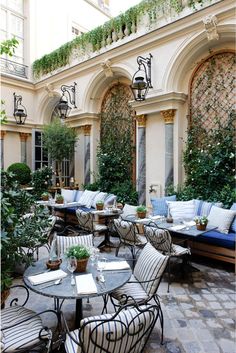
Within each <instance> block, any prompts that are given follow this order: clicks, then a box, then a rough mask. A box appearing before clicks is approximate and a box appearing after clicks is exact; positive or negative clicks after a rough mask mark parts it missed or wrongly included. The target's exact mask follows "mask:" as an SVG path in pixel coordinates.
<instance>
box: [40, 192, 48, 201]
mask: <svg viewBox="0 0 236 353" xmlns="http://www.w3.org/2000/svg"><path fill="white" fill-rule="evenodd" d="M41 199H42V200H43V201H48V200H49V193H48V192H43V193H42V195H41Z"/></svg>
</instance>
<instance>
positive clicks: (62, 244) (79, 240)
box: [51, 233, 93, 257]
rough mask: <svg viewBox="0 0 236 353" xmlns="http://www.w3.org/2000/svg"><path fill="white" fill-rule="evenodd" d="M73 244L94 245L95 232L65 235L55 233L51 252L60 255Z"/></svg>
mask: <svg viewBox="0 0 236 353" xmlns="http://www.w3.org/2000/svg"><path fill="white" fill-rule="evenodd" d="M73 245H85V246H87V247H89V248H91V247H93V234H87V235H74V236H63V235H58V234H56V233H55V235H54V238H53V241H52V245H51V253H56V254H57V256H58V257H60V256H62V255H64V254H65V252H66V250H67V249H68V248H69V247H71V246H73Z"/></svg>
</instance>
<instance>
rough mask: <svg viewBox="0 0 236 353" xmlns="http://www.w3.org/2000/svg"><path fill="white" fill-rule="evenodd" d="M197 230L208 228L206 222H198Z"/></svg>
mask: <svg viewBox="0 0 236 353" xmlns="http://www.w3.org/2000/svg"><path fill="white" fill-rule="evenodd" d="M196 227H197V230H206V227H207V225H206V224H196Z"/></svg>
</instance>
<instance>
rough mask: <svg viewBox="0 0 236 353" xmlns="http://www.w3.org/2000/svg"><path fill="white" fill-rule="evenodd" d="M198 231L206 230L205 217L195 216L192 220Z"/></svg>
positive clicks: (206, 220) (206, 221)
mask: <svg viewBox="0 0 236 353" xmlns="http://www.w3.org/2000/svg"><path fill="white" fill-rule="evenodd" d="M194 221H195V223H196V227H197V229H198V230H206V227H207V223H208V219H207V216H197V217H195V218H194Z"/></svg>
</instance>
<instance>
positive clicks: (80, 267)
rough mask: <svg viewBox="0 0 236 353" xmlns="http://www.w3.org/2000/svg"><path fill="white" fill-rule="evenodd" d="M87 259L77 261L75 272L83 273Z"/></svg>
mask: <svg viewBox="0 0 236 353" xmlns="http://www.w3.org/2000/svg"><path fill="white" fill-rule="evenodd" d="M88 260H89V258H88V257H87V258H86V259H81V260H77V267H76V270H75V272H85V271H86V268H87V263H88Z"/></svg>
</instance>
